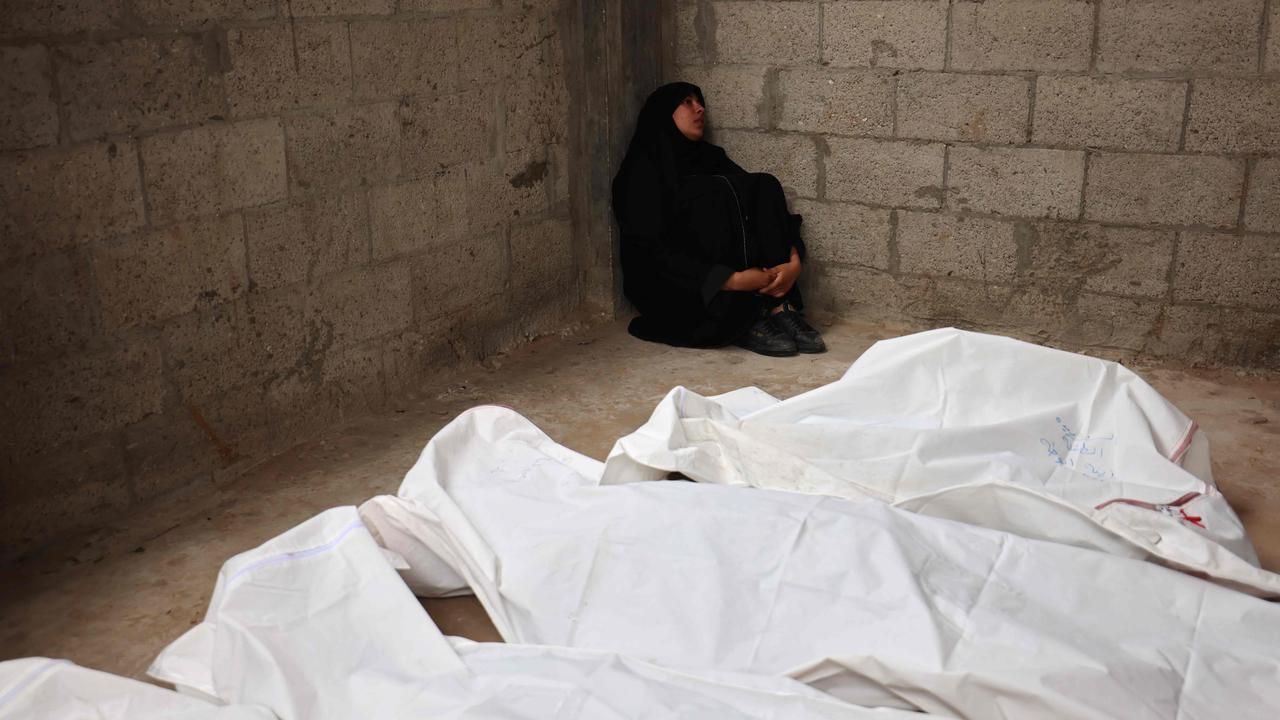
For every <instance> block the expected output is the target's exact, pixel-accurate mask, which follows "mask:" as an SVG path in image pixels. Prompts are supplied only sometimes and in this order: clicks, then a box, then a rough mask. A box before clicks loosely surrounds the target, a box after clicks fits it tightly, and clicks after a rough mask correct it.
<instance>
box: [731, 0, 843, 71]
mask: <svg viewBox="0 0 1280 720" xmlns="http://www.w3.org/2000/svg"><path fill="white" fill-rule="evenodd" d="M712 8H713V12H714V16H715V20H716V27H715V43H716V58H717V60H718V61H719V62H722V63H759V64H773V65H803V64H806V63H817V62H818V49H819V38H818V5H817V3H811V2H803V3H801V2H759V1H757V0H751V1H750V2H717V3H713V4H712Z"/></svg>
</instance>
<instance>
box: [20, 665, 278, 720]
mask: <svg viewBox="0 0 1280 720" xmlns="http://www.w3.org/2000/svg"><path fill="white" fill-rule="evenodd" d="M0 720H275V716H274V715H272V714H271V713H269V712H267V711H266V710H264V709H261V708H251V707H243V706H240V707H219V706H218V705H215V704H212V703H209V702H206V701H204V700H199V699H196V698H192V697H184V696H183V695H179V694H178V693H176V692H173V691H172V690H165V689H164V688H159V687H156V686H154V685H148V684H146V683H141V682H138V681H137V680H129V679H128V678H122V677H118V676H116V675H110V674H108V673H103V672H98V671H96V670H90V669H88V668H82V667H80V666H78V665H74V664H72V663H71V662H69V661H66V660H51V659H49V658H42V657H34V658H22V659H19V660H9V661H6V662H0Z"/></svg>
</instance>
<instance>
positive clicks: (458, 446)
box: [361, 407, 1280, 720]
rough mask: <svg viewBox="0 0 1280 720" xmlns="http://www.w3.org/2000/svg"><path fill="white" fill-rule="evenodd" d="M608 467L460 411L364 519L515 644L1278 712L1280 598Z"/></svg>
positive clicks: (954, 697) (986, 703)
mask: <svg viewBox="0 0 1280 720" xmlns="http://www.w3.org/2000/svg"><path fill="white" fill-rule="evenodd" d="M601 469H602V467H601V464H600V463H599V462H597V461H594V460H591V459H589V458H586V457H584V456H581V455H578V454H576V453H574V452H572V451H570V450H568V449H566V448H564V447H562V446H560V445H557V444H556V443H554V442H553V441H552V440H551V439H550V438H548V437H547V436H546V435H545V434H543V433H542V432H540V431H539V430H538V429H537V428H536V427H534V426H533V425H532V424H531V423H529V422H528V421H527V420H525V419H524V418H522V417H520V416H519V415H517V414H516V413H515V412H513V411H511V410H508V409H504V408H498V407H482V408H476V409H473V410H471V411H468V412H467V413H464V414H463V415H462V416H460V417H459V418H458V419H456V420H455V421H454V422H453V423H451V424H450V425H448V426H446V427H445V428H444V429H443V430H441V431H440V433H439V434H437V435H436V436H435V437H434V438H433V439H432V440H431V442H430V443H429V444H428V445H427V447H426V449H425V450H424V451H423V453H422V455H421V457H420V458H419V460H418V463H417V464H416V465H415V466H414V467H413V469H412V470H411V471H410V472H409V474H408V476H407V477H406V479H405V481H404V484H403V485H402V487H401V489H400V494H399V496H398V497H379V498H375V499H373V500H371V501H369V502H368V503H366V504H365V505H364V506H363V507H362V508H361V514H362V516H364V517H365V519H366V523H367V524H369V525H370V527H372V528H374V529H375V531H376V533H377V535H378V536H379V537H380V538H381V539H382V541H383V542H384V543H385V544H386V545H387V546H388V547H389V548H391V549H392V550H394V551H395V552H396V553H398V554H399V555H401V556H403V557H404V558H405V559H406V560H407V561H408V564H409V566H410V568H409V569H408V570H406V571H405V575H406V576H407V578H408V580H409V583H410V585H411V586H413V587H415V588H418V589H419V591H420V592H422V591H427V590H430V591H432V592H437V593H441V594H447V593H452V592H456V591H457V590H459V589H460V588H463V587H470V588H471V589H472V590H473V591H474V592H475V594H476V595H477V597H478V598H479V600H480V601H481V603H482V604H483V605H484V607H485V608H486V610H487V611H488V612H489V614H490V616H491V618H492V619H493V621H494V624H495V625H496V626H497V628H498V630H499V632H500V633H501V634H502V636H503V637H504V638H505V639H507V640H508V641H510V642H519V643H540V644H542V643H545V644H552V645H562V646H570V647H577V648H586V649H598V650H607V651H611V652H618V653H621V654H623V655H626V656H629V657H634V658H637V659H641V660H646V661H651V662H654V663H657V664H659V665H662V666H665V667H671V668H676V669H689V670H696V669H703V670H706V669H714V670H719V671H729V672H745V673H752V674H773V675H783V676H789V677H792V678H795V679H797V680H800V681H802V682H805V683H808V684H810V685H812V686H814V687H816V688H819V689H822V690H824V691H827V692H829V693H831V694H832V695H834V696H836V697H839V698H841V699H844V700H847V701H850V702H853V703H856V704H859V705H867V706H885V707H899V708H904V709H906V708H920V709H923V710H926V711H928V712H934V713H939V714H948V715H956V716H961V717H968V718H984V719H989V718H1104V717H1106V718H1111V717H1125V718H1131V719H1138V718H1169V719H1172V718H1179V719H1180V720H1192V719H1195V718H1204V719H1206V720H1207V719H1209V718H1221V717H1231V718H1268V719H1270V718H1272V717H1274V716H1275V709H1276V708H1277V707H1280V607H1277V606H1274V605H1272V604H1270V603H1267V602H1265V601H1262V600H1259V599H1257V598H1254V597H1251V596H1249V595H1246V594H1243V593H1239V592H1235V591H1233V590H1229V589H1227V588H1224V587H1221V586H1219V585H1215V584H1212V583H1207V582H1204V581H1201V580H1198V579H1196V578H1193V577H1190V576H1188V575H1185V574H1182V573H1179V572H1175V571H1173V570H1170V569H1167V568H1164V567H1161V566H1159V565H1155V564H1152V563H1147V562H1142V561H1138V560H1134V559H1128V558H1122V557H1117V556H1115V555H1111V554H1107V553H1101V552H1096V551H1092V550H1085V549H1080V548H1076V547H1072V546H1069V545H1063V544H1058V543H1051V542H1044V541H1038V540H1030V539H1026V538H1024V537H1021V536H1018V535H1014V534H1011V533H1006V532H1000V531H994V530H989V529H984V528H979V527H975V526H972V525H967V524H962V523H958V522H953V521H949V520H944V519H938V518H934V517H929V516H925V515H921V514H917V513H911V512H906V511H903V510H900V509H897V508H894V507H892V506H890V505H887V504H885V503H882V502H878V501H870V500H864V501H856V502H855V501H849V500H844V499H837V498H831V497H824V496H819V495H805V494H799V493H787V492H776V491H768V490H755V489H750V488H738V487H723V486H717V485H704V484H697V483H686V482H649V483H633V484H625V485H618V486H600V485H598V484H597V481H598V478H599V473H600V471H601Z"/></svg>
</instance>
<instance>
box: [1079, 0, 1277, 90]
mask: <svg viewBox="0 0 1280 720" xmlns="http://www.w3.org/2000/svg"><path fill="white" fill-rule="evenodd" d="M1263 2H1264V0H1213V2H1204V1H1203V0H1108V2H1104V3H1102V8H1101V13H1100V14H1099V16H1098V23H1099V24H1098V69H1099V70H1102V71H1103V72H1114V73H1161V74H1174V73H1223V74H1237V75H1254V74H1257V72H1258V22H1259V19H1260V18H1261V17H1262V5H1263Z"/></svg>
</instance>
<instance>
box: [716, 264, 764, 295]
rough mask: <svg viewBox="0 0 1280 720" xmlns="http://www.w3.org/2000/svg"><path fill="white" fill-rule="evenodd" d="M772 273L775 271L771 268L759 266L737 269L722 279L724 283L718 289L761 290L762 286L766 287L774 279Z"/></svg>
mask: <svg viewBox="0 0 1280 720" xmlns="http://www.w3.org/2000/svg"><path fill="white" fill-rule="evenodd" d="M774 275H775V273H774V272H773V271H771V270H762V269H759V268H747V269H746V270H739V271H738V272H736V273H734V274H732V275H730V276H729V279H728V280H725V281H724V285H723V286H721V287H720V289H721V290H732V291H734V292H755V291H757V290H761V291H763V288H765V287H767V286H768V285H769V284H771V283H772V282H773V281H774Z"/></svg>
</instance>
